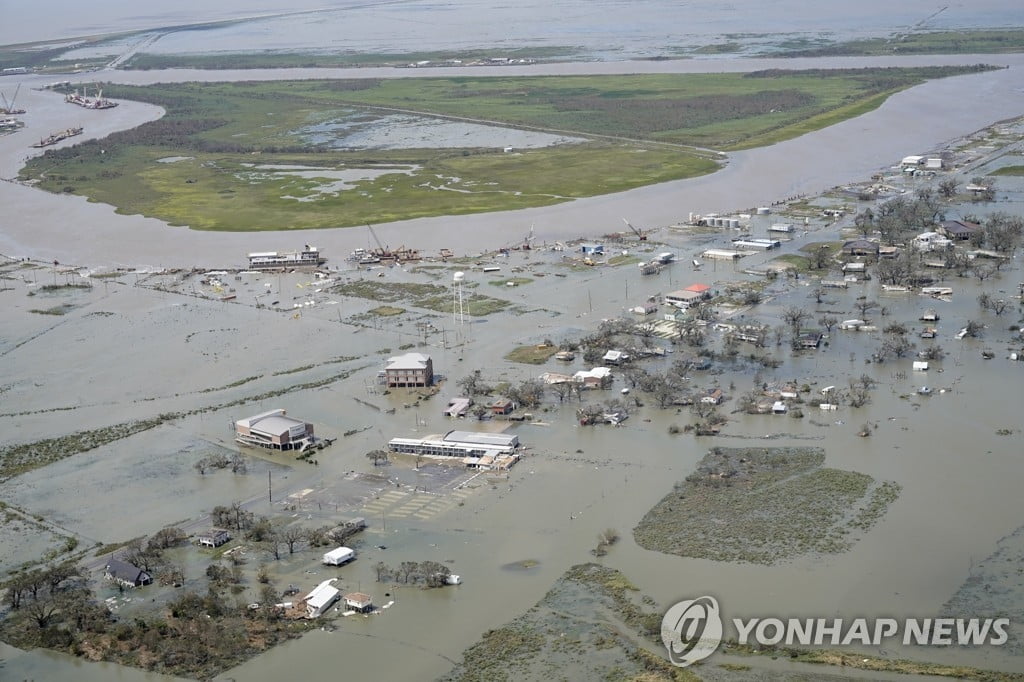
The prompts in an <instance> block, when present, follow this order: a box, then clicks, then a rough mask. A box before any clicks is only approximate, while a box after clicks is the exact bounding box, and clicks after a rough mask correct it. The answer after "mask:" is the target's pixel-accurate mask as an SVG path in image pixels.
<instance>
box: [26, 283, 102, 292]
mask: <svg viewBox="0 0 1024 682" xmlns="http://www.w3.org/2000/svg"><path fill="white" fill-rule="evenodd" d="M68 289H71V290H74V289H92V285H91V284H43V285H42V286H40V287H39V291H47V292H53V291H67V290H68Z"/></svg>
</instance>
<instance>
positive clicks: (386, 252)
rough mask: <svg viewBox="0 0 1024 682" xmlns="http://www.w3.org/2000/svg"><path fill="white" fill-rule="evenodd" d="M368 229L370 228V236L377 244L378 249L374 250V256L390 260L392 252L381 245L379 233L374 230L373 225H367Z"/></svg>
mask: <svg viewBox="0 0 1024 682" xmlns="http://www.w3.org/2000/svg"><path fill="white" fill-rule="evenodd" d="M366 227H368V228H370V236H371V237H373V241H374V242H376V243H377V248H376V249H375V250H374V252H373V255H375V256H377V258H385V257H388V258H390V256H391V251H389V250H388V247H386V246H384V244H382V243H381V241H380V237H378V236H377V233H376V232H374V230H373V225H371V224H369V223H367V224H366Z"/></svg>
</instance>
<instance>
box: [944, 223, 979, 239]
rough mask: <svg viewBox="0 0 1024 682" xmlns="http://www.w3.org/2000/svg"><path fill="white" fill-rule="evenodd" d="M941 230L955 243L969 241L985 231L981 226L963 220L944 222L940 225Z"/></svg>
mask: <svg viewBox="0 0 1024 682" xmlns="http://www.w3.org/2000/svg"><path fill="white" fill-rule="evenodd" d="M939 229H940V230H941V231H942V233H943V234H945V235H946V236H947V237H949V238H950V239H952V240H953V241H968V240H970V238H971V237H973V236H974V235H976V234H981V233H982V232H983V231H984V228H982V226H981V225H978V224H977V223H971V222H966V221H963V220H943V221H942V222H941V223H939Z"/></svg>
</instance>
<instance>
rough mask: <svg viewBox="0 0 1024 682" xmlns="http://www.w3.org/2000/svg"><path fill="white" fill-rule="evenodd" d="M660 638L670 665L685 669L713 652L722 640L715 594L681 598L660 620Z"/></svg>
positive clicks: (720, 618)
mask: <svg viewBox="0 0 1024 682" xmlns="http://www.w3.org/2000/svg"><path fill="white" fill-rule="evenodd" d="M661 641H662V642H664V643H665V648H666V649H668V658H669V660H670V661H672V664H673V665H677V666H679V667H680V668H685V667H686V666H688V665H690V664H691V663H696V662H697V661H700V660H703V659H705V658H707V657H708V656H710V655H711V654H713V653H714V652H715V649H717V648H718V645H719V644H720V643H721V642H722V617H721V616H720V615H719V613H718V602H717V601H715V598H714V597H698V598H697V599H691V600H689V601H681V602H679V603H678V604H675V605H674V606H672V608H670V609H669V610H668V611H667V612H666V613H665V617H664V618H662V619H661Z"/></svg>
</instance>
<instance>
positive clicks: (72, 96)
mask: <svg viewBox="0 0 1024 682" xmlns="http://www.w3.org/2000/svg"><path fill="white" fill-rule="evenodd" d="M88 92H89V91H88V89H87V88H83V89H82V94H78V90H75V91H74V92H72V93H68V94H67V95H65V96H64V101H65V102H67V103H68V104H77V105H78V106H80V107H83V108H85V109H113V108H114V107H116V106H117V102H112V101H110V100H109V99H104V98H103V91H102V90H100V89H99V88H97V89H96V96H95V97H89V96H88Z"/></svg>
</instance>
